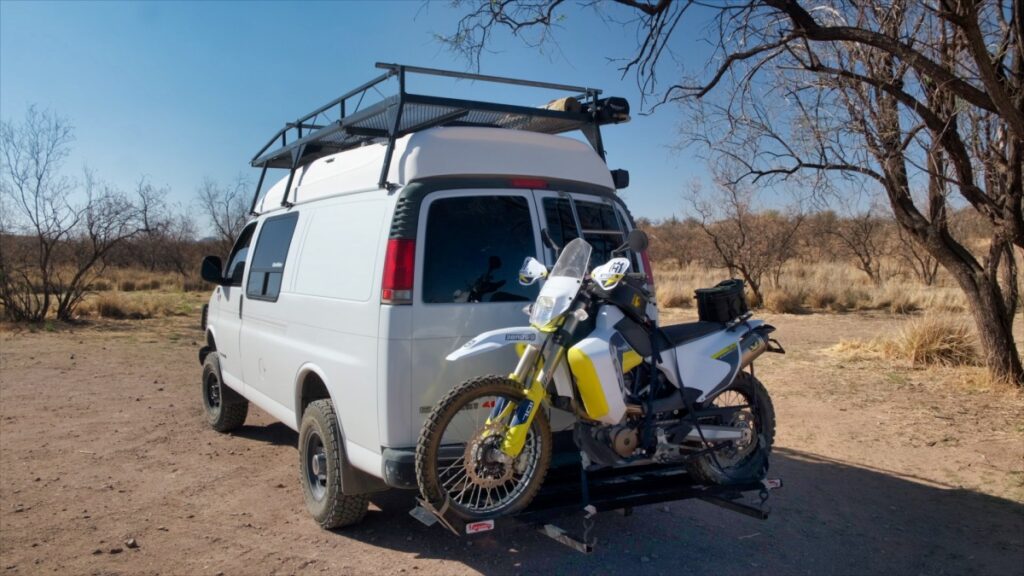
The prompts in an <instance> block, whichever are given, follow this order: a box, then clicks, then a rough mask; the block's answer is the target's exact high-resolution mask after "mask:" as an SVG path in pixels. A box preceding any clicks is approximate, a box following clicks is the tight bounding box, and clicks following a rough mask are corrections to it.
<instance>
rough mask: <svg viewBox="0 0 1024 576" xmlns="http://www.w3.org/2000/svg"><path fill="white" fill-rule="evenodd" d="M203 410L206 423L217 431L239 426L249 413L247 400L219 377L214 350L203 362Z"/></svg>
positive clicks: (227, 430)
mask: <svg viewBox="0 0 1024 576" xmlns="http://www.w3.org/2000/svg"><path fill="white" fill-rule="evenodd" d="M203 412H204V413H205V414H206V423H207V424H209V425H210V427H211V428H213V429H214V430H216V431H217V432H231V431H232V430H236V429H238V428H241V427H242V424H245V417H246V415H247V414H248V413H249V401H248V400H246V399H245V398H243V397H242V395H241V394H239V393H238V392H235V391H234V390H232V389H231V388H230V387H228V386H227V385H225V384H224V380H222V379H221V374H220V358H218V357H217V353H216V352H211V353H210V354H208V355H207V356H206V360H205V361H204V362H203Z"/></svg>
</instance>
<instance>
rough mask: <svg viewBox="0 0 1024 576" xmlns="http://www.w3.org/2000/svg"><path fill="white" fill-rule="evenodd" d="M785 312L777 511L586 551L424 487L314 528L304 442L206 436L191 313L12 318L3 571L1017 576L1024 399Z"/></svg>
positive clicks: (6, 349)
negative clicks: (853, 343)
mask: <svg viewBox="0 0 1024 576" xmlns="http://www.w3.org/2000/svg"><path fill="white" fill-rule="evenodd" d="M771 320H772V321H773V323H775V324H776V325H777V326H778V327H779V328H780V331H779V337H780V339H782V341H783V343H784V344H785V345H786V347H787V349H788V350H789V351H790V354H788V355H787V356H785V357H781V358H775V357H773V358H770V359H768V360H766V361H765V362H761V363H760V366H759V371H758V376H759V377H761V379H762V380H764V381H765V383H766V384H767V386H768V389H769V390H770V391H771V393H772V395H773V397H774V399H775V405H776V409H777V413H778V421H779V431H778V438H777V447H778V450H777V454H776V456H775V458H774V460H773V467H772V475H773V476H779V477H782V478H783V479H784V481H785V487H784V488H783V489H782V490H779V491H776V492H774V493H773V496H772V498H771V501H770V504H771V506H772V514H771V517H770V518H769V519H768V520H766V521H758V520H754V519H751V518H747V517H745V516H741V515H738V514H734V513H731V512H728V511H725V510H722V509H720V508H717V507H714V506H711V505H709V504H706V503H703V502H676V503H671V504H668V505H655V506H648V507H644V508H638V509H637V510H636V511H635V512H634V513H633V514H632V515H631V516H628V517H625V516H622V515H619V514H614V513H609V514H603V515H600V516H598V518H597V523H596V527H595V529H594V534H595V535H596V537H597V542H598V544H597V550H596V552H595V553H593V554H592V555H589V556H585V555H582V554H579V553H577V552H574V551H572V550H570V549H568V548H566V547H564V546H562V545H559V544H557V543H555V542H553V541H551V540H549V539H547V538H545V537H544V536H542V535H539V534H537V533H536V532H535V531H533V530H531V529H528V528H525V527H521V526H514V525H509V526H501V523H500V522H499V528H498V529H497V530H495V531H494V532H490V533H487V534H483V535H479V536H477V537H474V538H471V539H466V538H462V539H460V538H456V537H454V536H452V535H450V534H448V533H446V532H445V531H444V530H443V529H441V528H439V527H434V528H426V527H424V526H422V525H420V524H419V523H418V522H416V521H415V520H413V519H412V518H410V517H409V515H408V511H409V508H410V507H411V503H412V494H411V493H409V492H391V493H386V494H382V495H380V496H378V497H376V498H374V501H373V502H374V503H373V505H372V506H371V510H370V513H369V514H368V515H367V518H366V520H365V522H364V523H363V524H361V525H360V526H357V527H354V528H351V529H347V530H342V531H338V532H326V531H322V530H320V529H319V528H317V526H316V525H315V524H314V523H313V522H312V521H311V520H310V519H309V518H308V517H307V515H306V512H305V509H304V506H303V502H302V495H301V492H300V488H299V485H298V475H297V465H298V462H297V460H298V458H297V454H296V448H295V445H296V438H297V437H296V434H295V433H294V432H292V431H291V430H290V429H288V428H287V427H285V426H283V425H281V424H276V423H273V421H272V419H271V418H270V417H268V416H267V415H266V414H264V413H262V412H260V411H258V410H252V411H251V412H250V416H249V420H248V422H247V425H246V426H245V427H244V428H243V429H242V430H240V431H239V432H238V433H236V434H234V435H220V434H217V433H215V432H213V431H212V430H210V429H208V428H207V427H206V426H205V425H204V424H203V422H202V420H201V414H200V408H199V385H198V382H199V372H200V368H199V365H198V363H197V360H196V352H197V350H198V345H197V341H198V340H199V339H200V338H201V334H200V332H199V331H198V330H197V329H196V328H195V327H194V320H193V319H167V320H147V321H137V322H120V323H106V324H93V325H89V326H80V327H74V328H58V329H57V330H56V331H53V332H46V331H41V332H27V331H19V330H15V329H13V328H12V327H11V326H2V327H0V575H3V576H6V575H13V574H40V573H58V574H68V573H76V574H208V575H210V576H213V575H215V574H317V573H342V574H348V573H379V574H394V573H404V574H478V573H483V574H517V573H521V574H532V573H545V574H551V573H554V574H562V573H584V572H586V573H597V574H604V573H627V572H628V573H632V574H678V573H688V574H716V575H724V574H757V573H763V574H814V575H822V574H929V575H937V574H968V573H973V574H1024V504H1022V502H1024V425H1022V424H1021V422H1022V421H1024V418H1022V416H1024V409H1022V406H1024V403H1022V400H1021V396H1020V394H1017V393H1012V392H1007V391H999V390H995V391H991V390H975V389H971V388H969V387H968V386H967V385H965V384H961V383H958V378H960V375H959V373H956V372H954V371H941V370H928V371H920V370H910V369H909V368H906V367H900V366H893V365H889V364H886V363H884V362H881V361H878V360H862V361H853V360H844V359H841V358H837V357H835V356H834V355H832V354H831V353H829V352H827V351H826V348H828V347H829V346H831V345H832V344H834V343H835V342H836V341H837V340H838V337H839V335H842V336H843V337H858V336H859V337H870V336H872V335H875V334H879V333H885V332H887V331H890V330H891V329H892V328H893V326H895V325H896V323H897V322H898V320H894V319H892V318H890V317H886V316H880V315H840V316H834V315H813V316H778V317H774V318H771ZM1021 332H1022V330H1021V329H1019V328H1018V332H1017V333H1018V334H1020V333H1021ZM578 522H579V520H578V519H577V518H568V519H566V520H565V523H564V526H565V527H567V528H570V529H578V527H579V525H578Z"/></svg>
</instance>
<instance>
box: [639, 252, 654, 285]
mask: <svg viewBox="0 0 1024 576" xmlns="http://www.w3.org/2000/svg"><path fill="white" fill-rule="evenodd" d="M640 260H641V261H642V262H643V264H644V274H646V275H647V285H648V286H650V288H651V291H654V268H652V267H651V258H650V256H648V255H647V250H644V251H643V252H641V253H640Z"/></svg>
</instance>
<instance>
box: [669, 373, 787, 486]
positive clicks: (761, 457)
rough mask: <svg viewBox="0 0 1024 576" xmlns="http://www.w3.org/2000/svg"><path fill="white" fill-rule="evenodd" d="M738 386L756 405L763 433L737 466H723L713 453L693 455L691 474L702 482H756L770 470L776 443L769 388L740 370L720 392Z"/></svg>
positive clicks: (761, 432) (690, 466)
mask: <svg viewBox="0 0 1024 576" xmlns="http://www.w3.org/2000/svg"><path fill="white" fill-rule="evenodd" d="M729 390H736V391H738V392H740V393H741V394H743V395H744V396H746V397H747V398H748V399H751V400H752V401H753V406H756V407H757V414H755V418H756V421H757V422H759V424H760V434H759V435H758V444H757V449H756V451H755V452H754V453H753V454H751V455H750V456H748V457H747V458H746V459H745V460H744V461H743V462H740V463H739V464H738V465H737V466H734V467H728V468H726V470H725V471H723V470H722V469H720V468H719V467H718V466H717V465H716V464H715V461H714V459H712V457H711V456H710V455H704V456H701V457H699V458H696V459H694V460H693V461H692V462H691V463H690V464H689V465H688V467H687V470H688V471H689V473H690V476H691V477H692V478H693V479H694V481H696V482H697V483H699V484H716V485H722V486H727V485H730V484H741V483H747V482H756V481H758V480H761V479H763V478H764V476H765V474H766V473H767V472H768V461H769V458H770V456H771V452H772V446H773V444H774V443H775V406H774V405H772V398H771V396H769V395H768V390H766V389H765V387H764V384H761V381H760V380H758V379H757V378H755V377H753V376H751V375H750V374H749V373H747V372H740V373H739V374H738V375H737V376H736V380H734V381H733V383H732V385H730V386H729V387H728V388H726V389H725V390H723V391H722V392H721V393H724V392H727V391H729Z"/></svg>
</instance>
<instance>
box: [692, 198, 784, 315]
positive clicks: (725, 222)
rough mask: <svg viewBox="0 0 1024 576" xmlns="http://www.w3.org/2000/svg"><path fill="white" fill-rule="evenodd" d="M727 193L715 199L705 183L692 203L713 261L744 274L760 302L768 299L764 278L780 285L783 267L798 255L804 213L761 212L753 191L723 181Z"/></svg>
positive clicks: (719, 266)
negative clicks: (798, 239) (707, 190)
mask: <svg viewBox="0 0 1024 576" xmlns="http://www.w3.org/2000/svg"><path fill="white" fill-rule="evenodd" d="M721 190H722V196H724V198H719V197H717V196H716V197H715V198H713V199H712V198H710V197H709V195H708V194H705V193H703V191H702V190H701V189H700V188H699V186H694V187H693V188H692V194H691V202H692V204H693V208H694V210H695V211H696V212H697V213H698V214H699V215H700V228H701V230H702V231H703V232H704V234H705V235H707V237H708V239H709V240H710V242H711V246H712V249H713V250H712V252H711V254H712V256H711V257H710V258H708V262H707V263H708V264H709V265H710V266H712V267H715V268H726V269H728V270H729V272H730V274H739V275H740V277H742V278H743V281H744V282H746V283H747V286H749V287H750V290H751V292H753V294H754V298H755V299H756V300H757V302H758V303H761V302H764V283H765V282H766V280H770V281H771V282H772V284H773V285H774V286H776V287H778V285H779V277H780V275H781V274H782V268H783V266H784V265H785V264H786V262H788V261H789V260H790V259H792V258H793V257H794V256H795V254H796V251H795V248H796V238H797V231H798V230H799V229H800V225H801V224H802V223H803V218H804V217H803V215H802V214H801V213H800V212H797V211H795V216H792V217H786V216H783V215H782V214H780V213H778V212H775V211H763V212H757V211H755V210H754V209H753V207H752V194H751V192H750V191H749V190H745V189H742V188H741V187H740V186H738V185H734V184H723V185H721Z"/></svg>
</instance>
